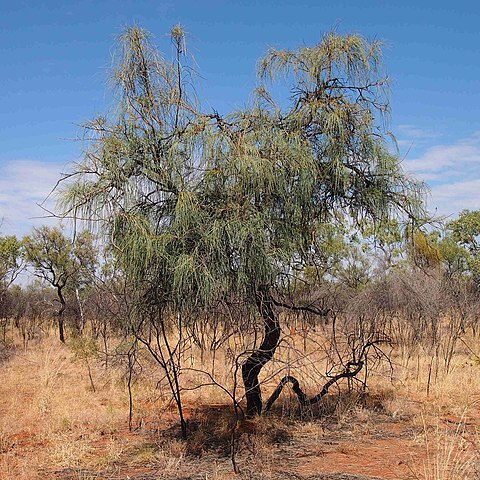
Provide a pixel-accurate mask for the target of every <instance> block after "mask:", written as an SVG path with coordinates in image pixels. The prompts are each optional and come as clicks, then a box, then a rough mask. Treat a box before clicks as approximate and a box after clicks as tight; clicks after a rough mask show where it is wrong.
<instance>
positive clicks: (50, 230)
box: [24, 226, 95, 342]
mask: <svg viewBox="0 0 480 480" xmlns="http://www.w3.org/2000/svg"><path fill="white" fill-rule="evenodd" d="M24 246H25V258H26V260H27V262H28V263H29V264H30V265H31V266H32V267H33V269H34V274H35V275H36V276H37V277H39V278H42V279H44V280H45V281H46V282H48V283H49V284H50V285H52V287H54V288H55V290H56V292H57V296H58V301H59V302H60V307H59V309H58V312H57V317H58V333H59V338H60V341H61V342H65V329H64V323H65V319H64V312H65V309H66V305H67V302H66V299H65V292H66V291H68V290H70V291H75V289H76V288H79V287H80V286H82V285H83V284H85V282H86V281H87V278H88V272H89V271H93V269H94V268H95V253H94V250H93V244H92V236H91V234H90V233H89V232H87V231H85V232H82V233H80V234H78V235H77V236H76V238H75V241H74V242H71V241H70V240H69V239H68V238H67V237H66V236H65V235H64V234H63V232H62V231H61V230H60V229H59V228H55V227H47V226H42V227H40V228H35V229H34V230H33V233H32V234H31V235H30V236H27V237H25V239H24Z"/></svg>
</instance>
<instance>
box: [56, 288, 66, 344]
mask: <svg viewBox="0 0 480 480" xmlns="http://www.w3.org/2000/svg"><path fill="white" fill-rule="evenodd" d="M57 294H58V299H59V300H60V310H58V313H57V315H58V334H59V337H60V341H61V342H62V343H65V331H64V328H63V323H64V319H63V312H64V311H65V299H64V298H63V293H62V288H61V287H57Z"/></svg>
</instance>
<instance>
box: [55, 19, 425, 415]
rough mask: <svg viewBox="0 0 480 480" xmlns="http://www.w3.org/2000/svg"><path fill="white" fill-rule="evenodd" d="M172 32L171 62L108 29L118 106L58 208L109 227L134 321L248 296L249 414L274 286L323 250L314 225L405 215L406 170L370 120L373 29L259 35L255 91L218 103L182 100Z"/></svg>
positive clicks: (413, 199)
mask: <svg viewBox="0 0 480 480" xmlns="http://www.w3.org/2000/svg"><path fill="white" fill-rule="evenodd" d="M171 38H172V42H173V44H174V46H175V52H176V53H175V56H174V59H173V60H172V61H171V62H168V61H166V60H164V59H163V57H162V56H161V55H160V54H159V53H158V51H157V49H156V48H155V46H154V45H152V44H151V42H150V39H149V35H148V34H147V33H146V32H144V31H143V30H141V29H139V28H137V27H134V28H129V29H127V31H126V32H125V34H124V35H122V36H121V39H120V43H119V48H118V50H117V55H116V57H115V58H116V65H115V68H114V71H113V78H114V81H115V86H116V89H115V92H116V101H117V103H118V104H117V105H116V107H117V108H116V109H115V111H116V112H118V115H117V116H114V117H112V118H111V119H107V118H104V117H99V118H98V119H97V120H95V121H93V122H92V123H90V124H89V125H88V126H87V130H88V132H89V133H90V134H91V140H92V143H91V145H90V147H89V148H88V149H87V152H86V154H85V157H84V159H83V161H82V162H81V163H80V164H79V165H78V166H77V167H76V168H75V170H74V171H73V172H72V175H71V176H69V179H70V180H72V178H73V179H74V181H73V182H72V181H70V183H69V184H68V186H67V187H66V188H65V190H64V195H63V198H64V206H65V215H73V216H75V217H76V218H85V219H89V220H90V221H91V223H90V224H91V225H97V226H101V228H102V232H103V234H104V235H105V238H106V239H107V240H108V241H110V242H111V245H112V247H113V248H114V251H115V255H116V258H117V261H118V262H119V264H120V265H121V268H122V270H123V271H125V272H126V275H127V277H128V278H129V281H130V282H131V283H132V284H133V285H135V288H134V290H135V292H136V293H135V294H136V296H137V302H138V305H139V308H138V312H139V313H138V319H137V320H136V323H135V325H134V329H135V331H136V332H140V331H141V329H142V328H147V325H148V328H150V329H151V328H153V329H156V330H157V331H159V330H160V331H163V332H165V328H164V327H165V326H166V324H168V323H170V324H172V323H173V320H174V319H175V323H174V325H175V326H176V328H177V329H181V328H182V325H183V326H185V324H188V323H189V322H192V321H194V319H195V318H198V316H197V315H196V313H198V311H202V312H208V311H213V310H214V309H215V308H217V307H218V305H224V306H225V308H229V306H231V305H232V304H236V305H238V304H241V305H242V308H243V309H244V311H245V312H246V313H250V314H252V312H254V311H256V316H255V320H254V322H253V324H252V325H254V324H255V323H257V322H259V323H260V325H261V326H262V328H263V337H262V338H261V339H260V340H259V342H258V343H255V342H254V343H252V344H250V345H248V348H247V349H246V352H245V356H244V361H243V364H242V377H243V382H244V386H245V395H246V400H247V414H248V415H253V414H258V413H261V412H262V408H263V402H262V397H261V388H260V382H259V374H260V372H261V370H262V368H263V366H264V365H265V364H266V363H267V362H268V361H269V360H270V359H271V358H272V357H273V355H274V353H275V350H276V348H277V346H278V344H279V341H280V336H281V329H280V323H279V320H278V315H277V310H278V308H279V305H281V308H287V309H288V308H290V309H295V308H297V307H296V306H295V305H289V304H285V303H284V302H281V301H280V300H281V299H280V298H279V296H281V291H282V289H284V288H285V287H286V286H288V284H289V283H290V282H291V281H292V278H294V277H295V276H297V273H296V272H303V271H304V269H305V267H308V266H309V265H312V264H314V262H315V257H316V256H317V255H319V254H320V253H321V248H322V245H321V242H320V241H319V238H318V236H317V232H320V230H321V229H322V228H324V226H325V225H326V224H331V225H333V226H334V227H335V226H339V225H341V224H343V222H344V218H348V219H349V222H350V223H351V224H352V225H353V226H355V225H358V224H360V223H361V222H363V221H364V220H365V219H370V220H371V221H372V222H373V223H374V222H375V221H378V220H382V219H386V218H388V217H389V216H391V215H395V214H396V213H398V212H399V211H402V212H403V213H406V214H407V216H409V217H414V216H415V213H416V212H415V209H416V208H417V207H418V206H419V205H420V201H419V197H418V195H417V192H418V189H417V187H418V185H416V184H415V183H414V182H411V181H410V180H409V179H408V178H406V177H405V175H404V174H403V172H402V170H401V168H400V164H399V161H398V158H397V157H396V156H395V155H392V154H391V153H389V150H388V142H387V140H386V137H385V132H384V130H383V129H382V126H381V125H382V122H381V117H382V115H383V114H384V113H385V112H386V111H387V110H388V102H387V99H386V97H385V89H386V85H387V81H386V79H385V78H384V77H383V76H382V74H381V71H380V56H381V45H380V43H379V42H368V41H367V40H365V39H364V38H362V37H360V36H358V35H346V36H341V35H338V34H336V33H329V34H327V35H325V36H324V37H323V39H322V40H321V42H320V43H318V44H317V45H315V46H313V47H304V48H300V49H298V50H294V51H287V50H271V51H270V52H269V53H268V54H267V55H266V56H265V57H264V58H263V59H262V60H261V61H260V64H259V65H260V67H259V76H260V81H261V83H260V86H259V88H258V89H257V90H256V94H255V100H254V102H253V104H252V105H251V106H249V107H248V108H246V109H244V110H242V111H239V112H233V113H231V114H229V115H226V116H221V115H220V114H218V113H217V112H213V113H204V112H203V111H202V110H201V106H200V105H198V104H197V102H196V101H193V100H192V99H195V95H194V89H193V85H192V69H191V68H190V66H189V65H188V58H187V56H186V47H185V38H184V34H183V30H182V29H181V28H180V27H178V26H177V27H175V28H174V29H172V32H171ZM277 78H280V79H284V80H285V81H286V83H287V88H289V90H290V97H289V98H287V99H285V98H281V99H279V101H278V103H276V102H275V101H274V100H273V98H272V95H271V94H270V93H269V91H268V89H267V84H268V82H269V81H270V80H273V79H277ZM280 91H285V90H284V89H280ZM318 313H319V314H322V312H321V311H320V310H318ZM202 318H204V319H207V320H205V321H208V315H205V316H203V317H202ZM179 322H180V323H179ZM162 329H163V330H162ZM248 352H249V353H248ZM357 367H358V365H357V366H356V367H355V368H357Z"/></svg>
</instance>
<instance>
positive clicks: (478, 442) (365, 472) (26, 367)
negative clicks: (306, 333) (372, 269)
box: [0, 332, 480, 480]
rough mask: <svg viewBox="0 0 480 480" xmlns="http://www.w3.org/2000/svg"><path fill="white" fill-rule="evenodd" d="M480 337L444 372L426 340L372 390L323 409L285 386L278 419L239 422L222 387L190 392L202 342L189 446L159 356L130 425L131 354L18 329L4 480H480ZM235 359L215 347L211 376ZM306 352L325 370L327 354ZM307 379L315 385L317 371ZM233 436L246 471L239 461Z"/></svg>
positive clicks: (187, 381) (6, 380)
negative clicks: (23, 338) (91, 352)
mask: <svg viewBox="0 0 480 480" xmlns="http://www.w3.org/2000/svg"><path fill="white" fill-rule="evenodd" d="M318 335H319V336H320V334H318ZM313 340H315V339H314V338H313V339H312V338H311V340H309V341H313ZM320 340H321V339H320V338H318V339H316V341H317V342H319V341H320ZM292 342H299V343H301V339H299V338H297V339H295V338H293V339H292ZM478 344H479V342H478V339H476V338H473V337H472V338H465V339H464V340H463V343H459V344H458V346H457V349H456V351H455V353H454V355H453V357H452V359H451V363H450V365H449V368H448V370H447V368H446V367H445V365H444V361H443V360H442V358H441V356H438V355H437V356H432V355H431V354H429V353H428V352H427V351H425V349H423V348H421V347H420V346H416V347H414V346H412V347H408V348H407V347H402V348H400V347H398V346H397V347H395V348H394V349H393V351H392V352H390V358H391V361H392V364H391V365H390V364H389V363H384V364H382V365H379V366H378V367H377V368H376V370H375V371H374V372H372V373H371V375H370V380H369V386H368V389H367V390H366V391H365V392H363V391H353V390H352V391H348V389H347V388H346V384H342V385H341V388H340V389H339V390H332V391H331V393H329V394H328V395H327V396H326V397H324V401H323V402H321V403H320V405H318V406H317V407H315V408H309V409H303V410H302V411H300V409H299V408H298V406H297V403H296V399H295V397H294V396H292V395H291V392H289V391H285V392H284V393H283V394H282V397H281V401H280V403H279V404H278V406H277V407H276V408H275V409H274V410H273V411H272V412H270V413H269V414H268V415H266V416H265V417H261V418H257V419H253V420H242V421H239V422H238V423H235V422H234V420H233V419H234V415H233V409H232V406H231V401H230V400H229V398H228V396H227V395H225V394H224V393H222V391H221V390H220V389H218V388H216V387H215V386H204V387H203V388H200V389H194V390H188V388H189V387H193V386H195V385H198V384H199V383H202V381H204V380H203V377H202V374H201V373H199V372H197V371H196V369H197V368H199V367H200V366H204V365H207V364H208V365H210V364H211V356H210V354H204V355H203V358H202V360H200V354H199V352H198V351H197V350H195V348H192V349H191V350H190V353H189V357H188V367H189V368H190V369H188V368H187V369H186V370H185V371H184V372H183V373H182V376H181V381H182V385H183V387H184V388H185V391H184V392H183V394H184V396H183V403H184V407H185V415H186V417H187V419H188V428H189V438H188V440H186V441H183V440H181V438H180V431H179V426H178V419H177V414H176V409H175V408H174V405H173V404H172V402H171V396H170V394H169V393H168V390H167V389H166V388H165V385H164V383H163V382H162V376H161V374H160V372H159V370H158V368H157V366H156V365H155V364H153V363H151V362H149V361H148V360H147V359H145V361H144V362H143V363H142V368H141V372H140V371H138V372H137V375H136V376H135V381H134V382H133V384H132V399H133V416H132V424H131V426H132V428H131V429H129V425H128V418H129V396H128V389H127V379H128V378H127V377H128V375H127V373H126V370H125V366H124V365H123V363H122V362H115V359H113V358H112V359H111V360H110V361H109V363H108V365H107V367H106V366H105V359H104V358H102V357H101V356H97V357H90V358H89V359H88V363H87V361H86V359H85V358H83V357H81V356H79V355H78V349H76V348H75V345H74V344H73V343H72V341H70V342H67V344H66V345H63V344H60V342H59V341H58V340H57V339H56V336H55V335H54V333H53V332H52V333H51V334H50V333H47V334H44V335H42V336H41V337H40V338H38V339H36V340H34V341H31V342H29V343H28V345H27V347H26V348H22V347H21V346H20V345H21V342H17V341H16V339H15V337H14V335H13V334H12V336H11V338H10V339H9V341H8V346H9V348H8V349H7V348H4V350H3V359H2V361H1V363H0V385H1V387H0V388H1V392H2V395H1V397H0V478H2V479H5V480H9V479H12V480H14V479H18V480H37V479H38V480H40V479H72V480H73V479H75V480H80V479H83V480H87V479H112V480H113V479H115V480H119V479H125V480H126V479H131V480H133V479H135V480H153V479H187V478H191V479H205V480H207V479H210V480H213V479H223V478H225V479H227V478H241V479H244V478H245V479H277V478H278V479H286V478H295V479H305V478H306V479H337V480H338V479H366V478H382V479H417V480H454V479H465V480H470V479H476V478H480V476H479V475H480V473H479V471H478V470H477V469H478V466H479V465H480V464H479V463H478V461H479V446H480V437H479V435H480V433H479V432H480V430H479V429H480V376H479V372H480V362H479V357H478V356H477V352H478V354H479V355H480V351H478ZM226 354H227V353H226V351H224V350H222V349H220V350H219V351H217V358H216V362H215V365H216V367H215V370H214V371H213V373H214V376H215V378H216V379H218V381H219V382H225V383H224V384H227V383H228V381H229V380H228V379H229V375H228V371H226V367H225V366H226V365H227V362H226V360H225V358H224V355H226ZM287 354H288V349H283V350H281V351H280V352H279V359H278V360H277V363H273V364H272V365H271V366H270V367H269V369H268V371H266V372H265V373H264V375H265V378H270V376H271V378H270V380H269V381H268V382H266V383H265V385H264V389H265V391H270V390H271V389H273V388H274V385H275V383H276V377H275V375H274V373H275V369H277V370H278V369H279V365H283V364H282V358H283V356H284V355H287ZM302 358H305V357H302ZM307 358H308V362H309V364H311V365H316V368H317V369H318V370H319V371H320V370H321V369H322V359H321V358H318V359H316V358H314V357H313V358H312V356H308V357H307ZM283 360H285V358H283ZM289 361H290V363H289V365H291V364H292V362H291V359H289ZM392 367H393V369H392ZM298 370H299V371H300V372H302V371H303V370H302V368H300V366H299V368H298ZM305 371H306V370H305ZM302 381H303V382H304V383H305V384H306V385H307V388H308V390H309V391H312V392H314V390H315V387H316V385H315V376H314V375H310V376H308V375H304V376H303V377H302ZM232 435H233V439H234V441H235V449H236V462H237V465H238V468H239V471H240V472H239V473H238V474H234V473H233V468H232V462H231V442H232Z"/></svg>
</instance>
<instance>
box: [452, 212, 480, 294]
mask: <svg viewBox="0 0 480 480" xmlns="http://www.w3.org/2000/svg"><path fill="white" fill-rule="evenodd" d="M447 229H448V231H449V232H450V236H451V239H452V241H454V242H456V243H457V244H460V245H461V247H458V252H457V256H461V258H459V259H458V261H460V262H462V264H465V263H466V264H467V266H468V270H469V271H470V273H471V274H472V276H473V278H474V280H475V281H476V282H477V283H478V284H480V210H475V211H473V212H471V211H469V210H463V211H462V212H461V213H460V215H459V217H458V219H457V220H452V221H451V222H449V223H448V224H447ZM460 254H461V255H460Z"/></svg>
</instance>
